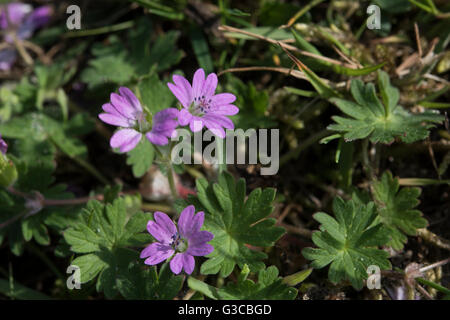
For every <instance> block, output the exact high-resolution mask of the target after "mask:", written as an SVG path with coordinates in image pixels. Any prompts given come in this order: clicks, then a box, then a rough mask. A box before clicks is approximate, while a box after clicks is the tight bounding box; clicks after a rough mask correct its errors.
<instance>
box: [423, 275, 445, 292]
mask: <svg viewBox="0 0 450 320" xmlns="http://www.w3.org/2000/svg"><path fill="white" fill-rule="evenodd" d="M416 281H417V282H418V283H420V284H423V285H426V286H429V287H431V288H433V289H436V290H438V291H440V292H442V293H444V294H450V290H449V289H447V288H446V287H443V286H441V285H440V284H438V283H436V282H433V281H429V280H426V279H424V278H416Z"/></svg>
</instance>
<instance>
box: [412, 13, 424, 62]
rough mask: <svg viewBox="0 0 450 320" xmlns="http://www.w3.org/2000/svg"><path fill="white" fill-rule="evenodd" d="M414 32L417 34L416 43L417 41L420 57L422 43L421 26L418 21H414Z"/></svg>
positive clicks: (420, 56)
mask: <svg viewBox="0 0 450 320" xmlns="http://www.w3.org/2000/svg"><path fill="white" fill-rule="evenodd" d="M414 32H415V34H416V43H417V50H418V51H419V58H422V54H423V52H422V45H421V44H420V34H419V26H418V25H417V22H414Z"/></svg>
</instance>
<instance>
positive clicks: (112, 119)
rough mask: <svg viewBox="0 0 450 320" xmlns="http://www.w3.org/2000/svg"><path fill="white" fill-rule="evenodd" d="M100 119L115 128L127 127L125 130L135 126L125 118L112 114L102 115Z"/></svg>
mask: <svg viewBox="0 0 450 320" xmlns="http://www.w3.org/2000/svg"><path fill="white" fill-rule="evenodd" d="M98 117H99V118H100V120H102V121H103V122H105V123H107V124H111V125H113V126H118V127H125V128H128V127H131V126H133V124H132V123H130V122H131V121H130V120H129V119H127V118H124V117H122V116H120V115H115V114H111V113H100V114H99V115H98Z"/></svg>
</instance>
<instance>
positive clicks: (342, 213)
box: [302, 197, 391, 290]
mask: <svg viewBox="0 0 450 320" xmlns="http://www.w3.org/2000/svg"><path fill="white" fill-rule="evenodd" d="M374 209H375V206H374V203H373V202H370V203H368V204H367V205H365V204H362V203H359V202H355V201H354V200H349V201H347V202H345V201H344V200H342V199H341V198H340V197H337V198H335V200H334V202H333V211H334V214H335V217H336V219H335V218H333V217H331V216H329V215H328V214H326V213H322V212H320V213H317V214H315V215H314V219H315V220H317V221H318V222H320V223H321V225H320V231H316V232H314V233H313V236H312V240H313V242H314V244H315V245H316V246H317V247H318V248H305V249H304V250H303V251H302V253H303V255H304V256H305V258H307V259H309V260H313V262H312V263H311V267H313V268H316V269H320V268H323V267H325V266H326V265H328V264H330V263H331V265H330V268H329V270H328V278H329V279H330V281H331V282H333V283H338V282H341V281H342V280H349V281H350V283H351V284H352V286H353V287H354V288H355V289H357V290H359V289H361V288H362V286H363V280H364V279H367V276H368V275H367V271H366V270H367V267H368V266H370V265H377V266H378V267H380V269H382V270H383V269H390V268H391V264H390V262H389V260H388V259H387V258H388V257H389V254H388V253H387V252H386V251H383V250H379V249H377V248H376V246H381V245H384V244H385V243H386V242H388V241H389V238H388V232H387V230H385V229H384V228H383V226H382V225H381V224H379V223H378V224H376V223H375V222H374V220H375V218H376V212H375V210H374Z"/></svg>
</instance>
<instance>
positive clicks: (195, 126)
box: [189, 116, 203, 132]
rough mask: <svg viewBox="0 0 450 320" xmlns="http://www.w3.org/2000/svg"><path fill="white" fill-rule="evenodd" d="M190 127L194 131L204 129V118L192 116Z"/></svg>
mask: <svg viewBox="0 0 450 320" xmlns="http://www.w3.org/2000/svg"><path fill="white" fill-rule="evenodd" d="M189 128H190V129H191V131H192V132H198V131H200V130H202V129H203V120H202V118H200V117H194V116H192V119H191V122H190V123H189Z"/></svg>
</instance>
